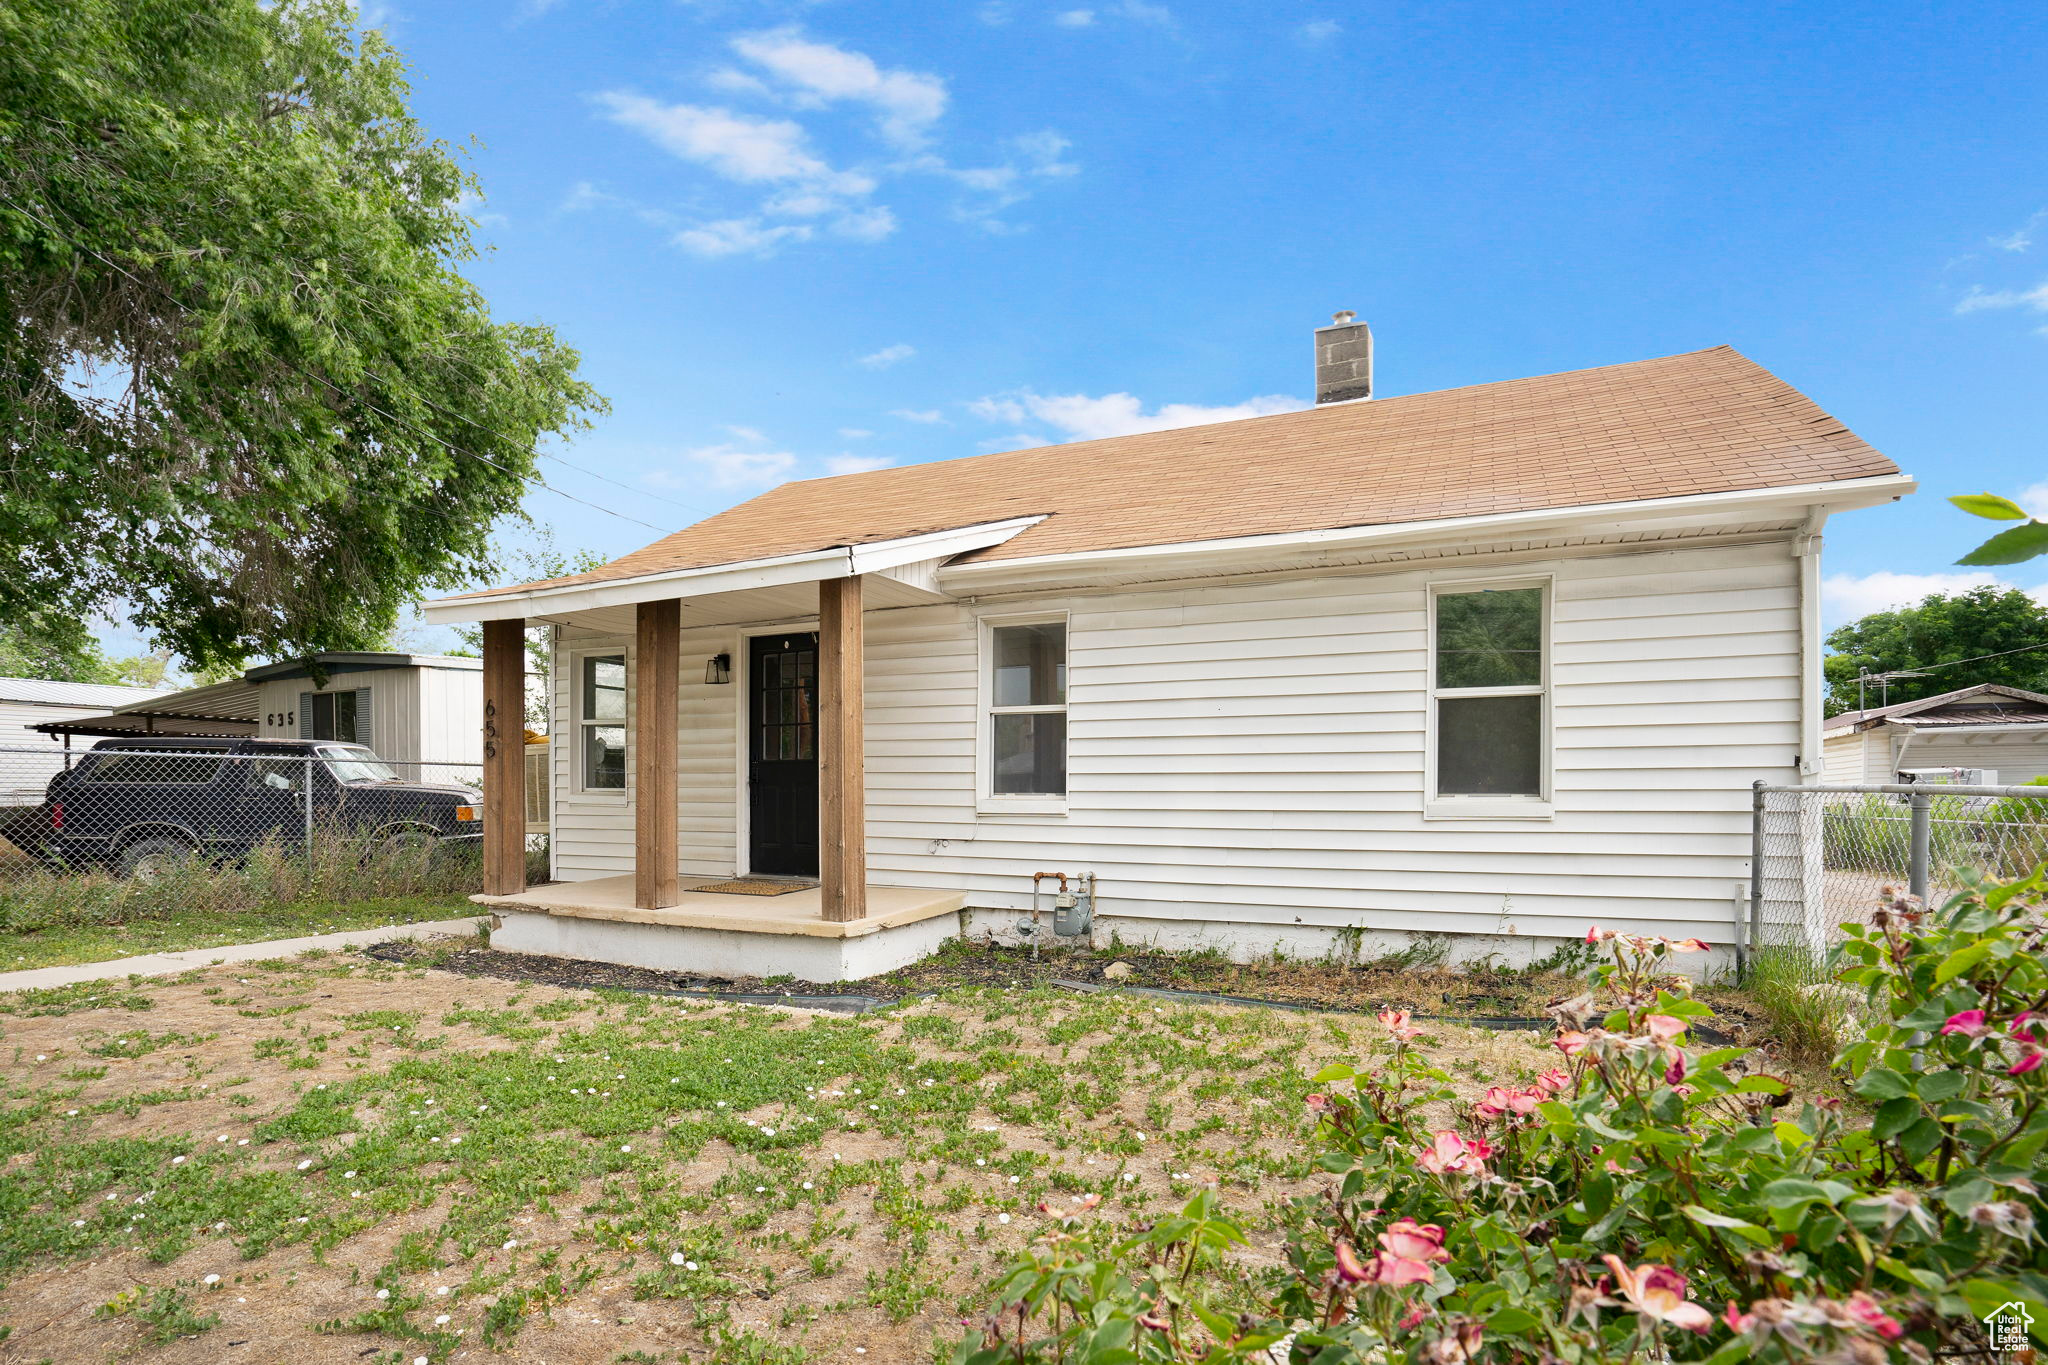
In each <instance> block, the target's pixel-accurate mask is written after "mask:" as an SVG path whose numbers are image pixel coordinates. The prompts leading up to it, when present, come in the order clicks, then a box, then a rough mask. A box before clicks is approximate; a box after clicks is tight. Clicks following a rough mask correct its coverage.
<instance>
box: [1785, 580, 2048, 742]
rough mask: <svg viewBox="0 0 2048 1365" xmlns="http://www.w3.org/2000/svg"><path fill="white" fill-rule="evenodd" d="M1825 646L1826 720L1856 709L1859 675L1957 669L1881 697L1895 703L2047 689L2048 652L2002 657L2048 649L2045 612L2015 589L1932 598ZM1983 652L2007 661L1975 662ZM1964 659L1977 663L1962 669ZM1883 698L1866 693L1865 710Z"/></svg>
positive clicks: (1893, 686)
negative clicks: (1990, 686) (2001, 688)
mask: <svg viewBox="0 0 2048 1365" xmlns="http://www.w3.org/2000/svg"><path fill="white" fill-rule="evenodd" d="M1827 644H1828V648H1829V649H1830V650H1831V651H1833V652H1832V653H1831V654H1830V655H1829V656H1828V658H1827V660H1826V663H1825V669H1826V672H1827V680H1828V695H1827V709H1828V714H1829V715H1838V714H1840V713H1841V712H1843V711H1853V710H1856V709H1857V707H1858V701H1857V695H1856V677H1857V675H1858V674H1859V673H1865V672H1868V673H1887V672H1891V671H1894V670H1897V669H1924V668H1928V667H1930V666H1932V665H1934V664H1950V663H1957V664H1959V666H1958V667H1954V668H1942V669H1939V670H1938V671H1935V672H1932V673H1929V674H1928V675H1927V676H1926V677H1924V678H1900V679H1897V680H1895V681H1893V682H1892V683H1890V684H1889V685H1888V686H1887V687H1886V689H1885V693H1884V695H1886V696H1887V697H1888V698H1889V700H1891V701H1894V702H1901V701H1915V700H1917V699H1919V698H1921V697H1931V696H1934V695H1936V694H1937V693H1941V692H1952V691H1954V690H1955V689H1957V688H1959V687H1974V686H1976V685H1977V684H1979V683H2004V684H2006V685H2007V686H2010V687H2024V688H2027V689H2029V690H2032V691H2044V690H2048V649H2038V650H2033V651H2031V652H2029V653H2024V654H2007V653H2005V651H2007V650H2016V649H2028V648H2029V647H2030V646H2035V645H2048V607H2043V606H2042V605H2041V604H2040V603H2038V602H2036V601H2035V600H2034V599H2033V598H2031V597H2029V596H2027V595H2026V594H2025V593H2023V592H2021V591H2019V590H2018V589H2017V588H2003V589H2001V588H1993V587H1981V588H1971V589H1969V590H1967V591H1965V592H1959V593H1953V594H1942V593H1935V594H1932V595H1930V596H1928V597H1925V598H1923V599H1921V601H1920V603H1919V605H1917V606H1912V607H1901V608H1899V609H1898V610H1896V611H1879V612H1872V613H1871V614H1870V615H1868V616H1866V617H1864V618H1863V619H1861V620H1860V621H1852V622H1850V623H1849V624H1848V625H1846V626H1842V627H1840V628H1838V629H1837V630H1836V631H1835V632H1834V633H1833V634H1831V635H1829V636H1828V639H1827ZM1984 654H2003V655H2004V657H2002V658H1995V659H1979V658H1978V656H1979V655H1984ZM1964 659H1976V660H1977V662H1974V663H1967V664H1963V663H1960V661H1961V660H1964ZM1879 697H1880V693H1879V692H1878V691H1877V690H1876V689H1874V688H1866V689H1865V704H1867V705H1870V706H1876V705H1877V704H1878V701H1879Z"/></svg>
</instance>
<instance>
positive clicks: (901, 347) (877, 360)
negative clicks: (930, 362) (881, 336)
mask: <svg viewBox="0 0 2048 1365" xmlns="http://www.w3.org/2000/svg"><path fill="white" fill-rule="evenodd" d="M916 354H917V347H915V346H912V345H910V344H909V343H908V342H903V341H899V342H897V343H896V344H895V345H894V346H884V347H883V348H882V349H881V350H879V351H871V352H869V353H868V354H867V355H864V356H862V357H861V358H860V363H861V364H863V365H865V366H867V367H868V368H869V369H871V370H886V369H888V368H889V367H890V366H891V365H895V364H898V363H900V362H902V361H905V360H908V359H910V357H912V356H914V355H916Z"/></svg>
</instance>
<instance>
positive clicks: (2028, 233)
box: [1990, 209, 2048, 251]
mask: <svg viewBox="0 0 2048 1365" xmlns="http://www.w3.org/2000/svg"><path fill="white" fill-rule="evenodd" d="M2044 223H2048V209H2042V210H2041V211H2040V212H2039V213H2037V214H2035V215H2034V216H2033V217H2031V218H2029V219H2027V221H2026V222H2024V223H2021V224H2020V225H2019V226H2018V227H2017V228H2014V229H2013V230H2012V231H2011V232H2008V233H2006V234H2005V235H2004V236H2003V237H1993V238H1991V239H1990V241H1991V245H1992V246H1994V247H1997V248H1998V249H1999V250H2000V251H2025V250H2027V248H2029V247H2031V246H2033V244H2034V232H2035V230H2036V229H2038V228H2040V227H2041V226H2042V225H2043V224H2044Z"/></svg>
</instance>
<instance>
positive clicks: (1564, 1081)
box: [1536, 1067, 1572, 1095]
mask: <svg viewBox="0 0 2048 1365" xmlns="http://www.w3.org/2000/svg"><path fill="white" fill-rule="evenodd" d="M1571 1083H1572V1078H1571V1077H1570V1076H1568V1075H1566V1074H1565V1073H1564V1072H1563V1071H1561V1070H1559V1069H1558V1068H1557V1067H1551V1068H1550V1069H1549V1070H1548V1071H1546V1072H1544V1073H1543V1074H1542V1075H1540V1076H1538V1077H1537V1078H1536V1084H1537V1085H1539V1086H1541V1087H1542V1088H1543V1089H1545V1090H1548V1091H1550V1092H1551V1093H1552V1094H1553V1095H1554V1094H1557V1093H1559V1092H1560V1091H1563V1090H1567V1089H1569V1088H1570V1087H1571Z"/></svg>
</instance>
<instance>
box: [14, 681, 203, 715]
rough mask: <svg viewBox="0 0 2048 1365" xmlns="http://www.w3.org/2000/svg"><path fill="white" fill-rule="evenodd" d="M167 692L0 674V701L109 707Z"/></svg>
mask: <svg viewBox="0 0 2048 1365" xmlns="http://www.w3.org/2000/svg"><path fill="white" fill-rule="evenodd" d="M165 695H167V692H166V689H164V688H160V687H121V686H117V685H115V684H113V683H77V682H51V681H50V680H49V679H47V678H0V701H20V702H28V703H30V704H31V705H35V706H92V707H100V708H109V709H110V708H112V707H116V706H126V705H128V704H130V703H132V702H139V701H147V700H149V699H150V698H151V697H161V696H165Z"/></svg>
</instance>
